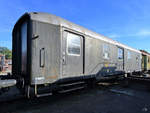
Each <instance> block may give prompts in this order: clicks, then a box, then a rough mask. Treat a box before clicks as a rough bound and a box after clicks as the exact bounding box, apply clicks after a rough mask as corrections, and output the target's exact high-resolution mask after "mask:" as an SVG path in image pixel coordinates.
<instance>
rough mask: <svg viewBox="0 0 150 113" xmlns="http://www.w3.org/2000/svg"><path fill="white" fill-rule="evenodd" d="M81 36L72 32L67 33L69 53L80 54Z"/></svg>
mask: <svg viewBox="0 0 150 113" xmlns="http://www.w3.org/2000/svg"><path fill="white" fill-rule="evenodd" d="M80 49H81V37H80V36H78V35H75V34H72V33H68V34H67V52H68V54H69V55H77V56H79V55H80V51H81V50H80Z"/></svg>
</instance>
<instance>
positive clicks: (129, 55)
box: [128, 51, 131, 59]
mask: <svg viewBox="0 0 150 113" xmlns="http://www.w3.org/2000/svg"><path fill="white" fill-rule="evenodd" d="M128 59H131V52H130V51H128Z"/></svg>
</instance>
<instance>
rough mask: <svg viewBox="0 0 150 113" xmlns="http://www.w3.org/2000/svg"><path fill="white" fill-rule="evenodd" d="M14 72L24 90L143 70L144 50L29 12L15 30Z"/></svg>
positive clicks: (71, 24)
mask: <svg viewBox="0 0 150 113" xmlns="http://www.w3.org/2000/svg"><path fill="white" fill-rule="evenodd" d="M12 61H13V63H12V74H13V76H14V77H15V78H17V80H18V81H19V82H18V84H19V85H18V86H19V87H20V88H21V89H23V88H24V89H26V87H27V89H28V93H30V91H29V89H30V87H33V86H34V88H35V90H37V86H38V85H41V84H44V85H47V84H53V83H57V82H63V81H67V80H69V81H70V80H76V79H89V78H96V79H97V80H100V79H105V78H111V77H112V76H116V75H117V77H118V76H120V75H123V74H124V73H131V72H134V71H137V72H138V71H141V52H140V51H138V50H136V49H133V48H130V47H128V46H126V45H123V44H121V43H118V42H116V41H113V40H111V39H109V38H107V37H104V36H102V35H100V34H97V33H95V32H92V31H90V30H87V29H85V28H83V27H81V26H78V25H76V24H73V23H71V22H69V21H66V20H64V19H62V18H60V17H57V16H54V15H50V14H46V13H37V12H33V13H26V14H24V15H23V16H22V17H21V18H20V19H19V20H18V21H17V23H16V25H15V27H14V30H13V60H12Z"/></svg>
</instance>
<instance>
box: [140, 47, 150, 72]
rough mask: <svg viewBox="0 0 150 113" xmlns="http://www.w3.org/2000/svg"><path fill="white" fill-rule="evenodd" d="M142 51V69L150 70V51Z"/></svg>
mask: <svg viewBox="0 0 150 113" xmlns="http://www.w3.org/2000/svg"><path fill="white" fill-rule="evenodd" d="M141 53H142V71H150V53H148V52H146V51H143V50H141Z"/></svg>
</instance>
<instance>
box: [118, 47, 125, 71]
mask: <svg viewBox="0 0 150 113" xmlns="http://www.w3.org/2000/svg"><path fill="white" fill-rule="evenodd" d="M118 70H119V71H123V70H124V49H123V48H120V47H118Z"/></svg>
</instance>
